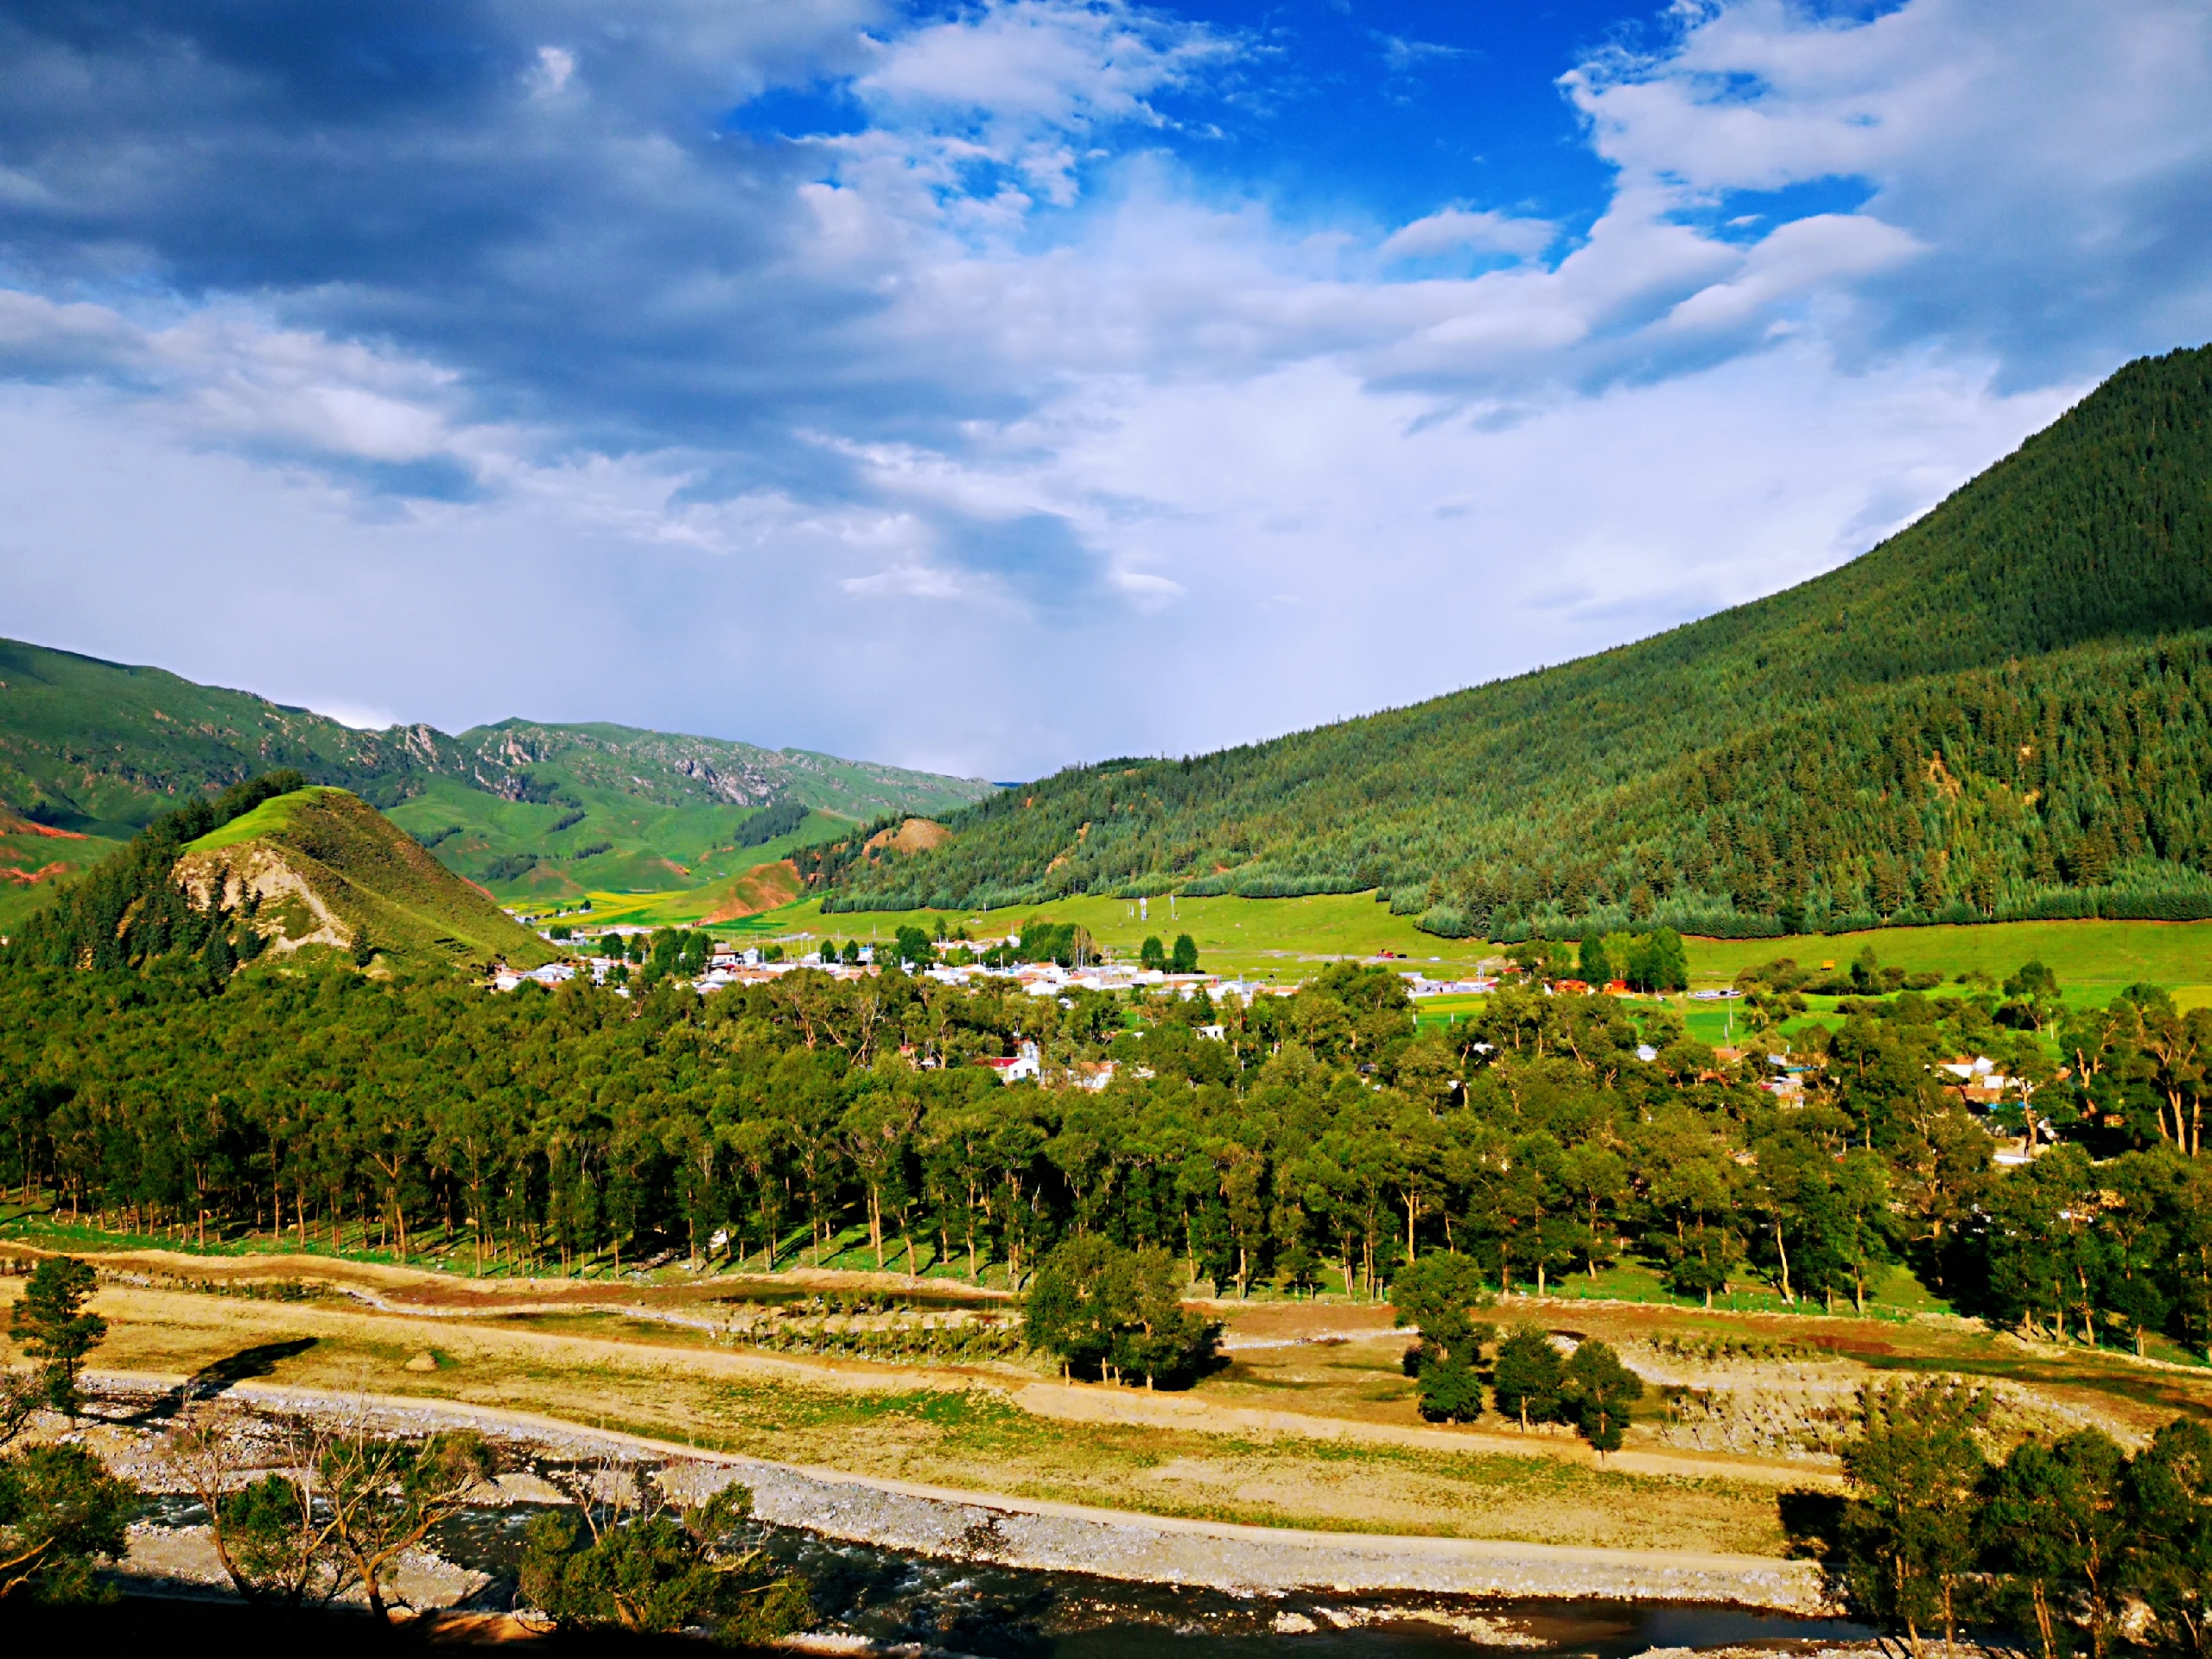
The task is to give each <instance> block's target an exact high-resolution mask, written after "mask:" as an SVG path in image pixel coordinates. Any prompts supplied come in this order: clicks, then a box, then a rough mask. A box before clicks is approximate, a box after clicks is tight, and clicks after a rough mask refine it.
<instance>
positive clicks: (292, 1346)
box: [184, 1337, 321, 1400]
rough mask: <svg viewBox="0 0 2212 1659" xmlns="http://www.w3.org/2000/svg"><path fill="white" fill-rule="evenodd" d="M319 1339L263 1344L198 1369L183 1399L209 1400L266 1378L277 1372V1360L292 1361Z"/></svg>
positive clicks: (186, 1386)
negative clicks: (238, 1386) (225, 1390)
mask: <svg viewBox="0 0 2212 1659" xmlns="http://www.w3.org/2000/svg"><path fill="white" fill-rule="evenodd" d="M320 1341H321V1338H320V1337H291V1338H287V1339H286V1340H284V1341H283V1342H264V1343H262V1344H259V1345H258V1346H257V1347H252V1348H241V1349H240V1350H238V1352H237V1353H235V1354H232V1355H231V1356H230V1357H228V1358H226V1359H219V1360H216V1361H214V1362H213V1363H210V1364H207V1365H203V1366H201V1367H200V1369H199V1370H197V1371H194V1373H193V1374H192V1380H191V1381H190V1382H188V1383H186V1384H185V1385H184V1388H185V1393H186V1395H188V1397H190V1398H192V1399H194V1400H209V1399H213V1397H214V1396H215V1395H219V1394H220V1393H222V1392H223V1390H224V1389H227V1388H229V1387H231V1386H232V1384H233V1383H244V1382H246V1381H248V1380H249V1379H251V1378H253V1377H257V1376H269V1375H270V1373H271V1372H273V1371H274V1370H276V1369H277V1361H279V1360H283V1359H292V1358H295V1357H297V1356H299V1355H301V1354H304V1353H305V1352H307V1351H308V1349H310V1348H312V1347H314V1346H315V1344H316V1343H318V1342H320Z"/></svg>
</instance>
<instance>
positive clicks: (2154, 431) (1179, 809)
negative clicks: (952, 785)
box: [801, 348, 2212, 938]
mask: <svg viewBox="0 0 2212 1659" xmlns="http://www.w3.org/2000/svg"><path fill="white" fill-rule="evenodd" d="M2208 769H2212V348H2206V349H2202V350H2197V351H2190V352H2177V353H2171V354H2170V355H2168V356H2166V357H2163V358H2159V359H2144V360H2142V361H2139V362H2137V363H2133V364H2131V365H2128V366H2127V367H2126V368H2125V369H2123V370H2121V371H2120V372H2119V373H2118V374H2116V375H2114V376H2113V378H2112V379H2111V380H2110V381H2108V382H2107V384H2106V385H2104V386H2103V387H2101V388H2100V389H2099V390H2098V391H2096V392H2095V393H2094V394H2093V395H2092V396H2091V397H2088V398H2087V399H2085V400H2084V401H2083V402H2082V404H2081V405H2079V406H2078V407H2077V408H2075V410H2071V411H2070V412H2069V413H2068V414H2067V415H2066V416H2064V417H2063V418H2062V419H2061V420H2060V421H2058V422H2057V423H2056V424H2055V425H2053V426H2052V427H2051V428H2050V429H2048V430H2046V431H2044V432H2043V433H2041V434H2038V435H2037V436H2035V437H2033V438H2031V439H2030V440H2029V441H2028V442H2026V443H2025V444H2024V445H2023V446H2022V447H2021V448H2019V450H2018V451H2017V452H2016V453H2015V454H2012V455H2011V456H2010V457H2008V458H2007V459H2006V460H2005V461H2002V462H2000V463H1999V464H1998V465H1997V466H1996V467H1992V468H1991V469H1990V470H1989V471H1988V472H1986V473H1985V474H1982V475H1981V476H1980V477H1979V478H1976V479H1975V480H1973V481H1972V482H1970V483H1968V484H1967V485H1966V486H1964V487H1963V488H1961V490H1959V491H1958V492H1957V493H1955V494H1954V495H1953V496H1952V497H1951V498H1950V499H1948V500H1947V501H1945V502H1944V503H1943V504H1942V505H1941V506H1939V507H1937V508H1936V510H1935V511H1934V512H1930V513H1929V514H1928V515H1927V516H1926V517H1924V518H1922V519H1920V520H1919V521H1918V522H1917V523H1916V524H1913V525H1912V526H1910V528H1908V529H1906V530H1905V531H1901V532H1900V533H1899V534H1897V535H1896V536H1894V537H1891V538H1890V539H1889V540H1888V541H1886V542H1885V543H1882V544H1881V545H1880V546H1878V547H1877V548H1875V549H1874V550H1872V551H1871V552H1869V553H1867V554H1866V555H1864V556H1862V557H1860V558H1859V559H1857V560H1855V561H1853V563H1850V564H1848V565H1846V566H1844V567H1843V568H1842V569H1838V570H1836V571H1834V572H1832V573H1830V574H1829V575H1825V576H1822V577H1820V578H1818V579H1816V580H1815V581H1813V582H1807V583H1804V584H1803V585H1802V586H1800V587H1797V588H1791V589H1789V590H1788V591H1786V592H1784V593H1781V594H1776V595H1774V596H1773V597H1771V598H1769V599H1765V600H1762V601H1758V602H1756V603H1754V604H1751V605H1745V606H1742V607H1738V608H1736V609H1734V610H1731V611H1727V612H1724V613H1720V614H1719V615H1717V616H1713V617H1710V618H1707V619H1706V620H1703V621H1700V622H1696V623H1692V624H1690V625H1688V626H1685V627H1681V628H1677V629H1675V630H1673V631H1672V632H1668V633H1664V634H1661V635H1659V636H1657V637H1656V638H1654V639H1647V640H1643V641H1642V642H1640V643H1638V644H1636V645H1627V646H1624V647H1621V648H1620V649H1618V650H1615V651H1611V652H1604V653H1602V654H1600V655H1599V656H1595V657H1591V658H1584V659H1582V660H1580V661H1578V662H1573V663H1569V664H1565V665H1563V666H1561V667H1558V668H1553V669H1547V670H1543V671H1539V672H1536V673H1532V674H1527V675H1523V676H1521V677H1517V678H1515V679H1510V680H1504V681H1499V682H1497V683H1491V684H1489V685H1484V686H1480V687H1477V688H1475V689H1473V690H1466V691H1461V692H1458V693H1455V694H1453V695H1452V696H1445V697H1440V698H1437V699H1436V700H1434V701H1433V702H1426V703H1421V704H1418V705H1416V706H1414V707H1412V708H1408V709H1395V710H1391V711H1389V712H1387V713H1384V714H1380V715H1372V716H1369V717H1366V718H1363V719H1359V720H1352V721H1344V722H1342V723H1340V724H1337V725H1333V726H1328V727H1324V728H1318V729H1316V730H1313V731H1309V732H1302V733H1299V734H1294V735H1291V736H1287V737H1283V738H1279V739H1276V740H1274V741H1270V742H1267V743H1261V744H1255V745H1252V746H1249V747H1243V748H1238V749H1232V750H1228V751H1224V752H1222V753H1215V754H1211V755H1205V756H1201V757H1198V758H1196V759H1192V760H1181V761H1159V760H1115V761H1108V762H1103V763H1102V764H1100V765H1097V766H1085V767H1079V768H1076V769H1073V770H1071V771H1068V772H1062V773H1059V774H1058V775H1057V776H1055V777H1052V778H1049V779H1044V780H1042V781H1041V782H1039V783H1037V784H1034V785H1026V786H1024V787H1023V788H1021V789H1019V790H1013V791H1006V792H1005V793H1003V794H1001V795H997V796H994V797H991V798H987V799H985V800H983V801H982V802H981V803H980V804H977V805H976V806H974V807H971V808H969V809H968V810H965V811H963V812H960V813H956V814H953V815H951V816H950V817H948V818H947V819H946V820H945V822H946V823H948V824H949V826H950V828H951V829H952V830H953V832H954V834H953V836H952V838H951V840H950V842H949V843H947V844H946V845H945V846H944V847H942V848H941V849H938V850H935V851H932V852H926V853H915V854H907V855H896V854H889V853H882V852H879V853H875V854H868V853H866V852H864V851H863V850H862V849H861V847H860V846H859V844H858V843H857V842H848V843H846V844H845V845H843V846H842V847H840V848H835V849H825V850H823V851H821V852H819V853H817V854H813V855H805V856H803V857H802V859H801V864H802V868H803V870H804V873H805V874H807V875H808V876H809V877H810V880H812V882H813V883H814V885H815V886H816V887H817V890H820V891H823V893H826V895H827V901H828V903H829V906H831V907H833V908H837V909H853V910H864V909H900V908H912V907H922V906H928V907H933V908H937V909H943V910H952V909H975V908H979V907H986V906H988V907H997V906H1008V905H1026V904H1034V903H1038V902H1041V901H1044V900H1047V899H1054V898H1058V897H1064V896H1066V895H1070V894H1075V893H1090V894H1123V895H1135V894H1136V893H1161V892H1166V891H1179V892H1181V893H1188V894H1193V895H1202V894H1214V893H1239V894H1243V895H1248V896H1255V897H1259V896H1284V895H1290V894H1296V893H1329V892H1336V893H1344V892H1356V891H1363V890H1365V889H1370V888H1372V889H1376V892H1377V896H1378V897H1380V898H1383V899H1388V900H1389V903H1390V906H1391V908H1392V909H1393V910H1394V911H1395V912H1399V913H1401V914H1406V915H1417V916H1421V917H1422V918H1424V919H1425V923H1426V925H1427V926H1428V927H1429V928H1430V929H1431V930H1432V931H1437V932H1441V933H1445V934H1447V935H1459V934H1475V933H1484V932H1486V933H1489V934H1491V935H1492V936H1495V937H1503V938H1516V937H1522V936H1523V935H1525V934H1527V933H1529V932H1530V931H1536V932H1546V933H1562V932H1573V931H1580V930H1582V929H1584V928H1586V927H1589V926H1592V925H1605V926H1618V925H1626V924H1630V923H1632V922H1643V921H1644V920H1646V919H1656V920H1658V921H1663V922H1668V923H1671V924H1673V925H1676V926H1679V927H1681V928H1683V929H1684V930H1685V931H1704V932H1718V933H1722V934H1734V935H1738V936H1745V937H1750V936H1757V935H1761V934H1772V933H1781V932H1783V931H1800V930H1803V929H1808V928H1810V929H1823V928H1842V927H1849V926H1864V925H1875V924H1877V923H1879V922H1904V921H1926V920H1931V919H1944V920H1955V921H1969V920H1978V919H1983V918H1990V917H1996V918H2036V917H2046V918H2056V917H2069V916H2073V917H2082V916H2097V915H2102V916H2107V917H2127V916H2133V917H2143V918H2185V917H2208V916H2212V798H2208V791H2207V784H2208V781H2209V780H2208V777H2207V772H2208Z"/></svg>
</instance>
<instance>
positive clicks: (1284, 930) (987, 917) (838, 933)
mask: <svg viewBox="0 0 2212 1659" xmlns="http://www.w3.org/2000/svg"><path fill="white" fill-rule="evenodd" d="M593 908H594V913H596V912H597V908H598V901H597V899H594V901H593ZM1031 916H1044V917H1049V918H1051V919H1052V920H1053V921H1056V922H1076V923H1079V924H1081V925H1083V926H1084V927H1087V928H1089V929H1090V932H1091V935H1092V937H1093V938H1096V939H1097V940H1098V942H1099V943H1100V944H1103V945H1104V946H1105V947H1106V948H1107V949H1108V950H1111V951H1112V952H1113V953H1114V954H1115V956H1116V957H1135V955H1136V954H1137V950H1138V948H1139V947H1140V946H1141V944H1143V943H1144V940H1145V937H1146V935H1147V934H1157V935H1158V936H1159V937H1160V940H1161V941H1162V943H1164V944H1173V943H1174V940H1175V936H1176V935H1177V934H1179V933H1188V934H1189V935H1190V936H1191V938H1192V939H1193V940H1194V941H1196V943H1197V944H1198V959H1199V965H1200V966H1202V967H1204V968H1205V969H1207V970H1208V971H1209V972H1212V973H1219V974H1241V975H1250V976H1255V977H1258V978H1263V979H1264V978H1268V977H1270V976H1272V977H1274V978H1275V979H1279V980H1298V979H1304V978H1306V977H1307V976H1310V975H1311V974H1313V972H1314V971H1315V969H1317V968H1318V967H1319V965H1320V964H1321V963H1322V962H1323V961H1324V960H1325V959H1330V958H1334V957H1369V956H1372V955H1373V954H1374V953H1376V951H1379V950H1390V951H1393V952H1395V953H1397V954H1398V955H1401V956H1403V957H1407V958H1408V960H1407V961H1406V963H1404V966H1405V967H1406V968H1407V969H1408V970H1410V969H1416V968H1418V969H1421V970H1423V971H1424V972H1427V973H1429V974H1433V975H1437V976H1445V975H1453V976H1457V975H1460V974H1465V973H1469V972H1471V971H1472V970H1473V969H1474V966H1475V964H1476V963H1478V962H1479V961H1480V960H1481V959H1482V958H1483V957H1484V956H1487V955H1489V954H1490V953H1491V950H1492V948H1493V947H1491V946H1490V945H1487V944H1483V943H1481V942H1480V941H1478V940H1474V939H1439V938H1431V937H1430V936H1429V935H1427V934H1426V933H1423V932H1421V931H1418V930H1416V929H1415V928H1414V918H1412V917H1410V916H1393V915H1392V914H1391V913H1390V911H1389V906H1387V905H1379V904H1377V903H1376V902H1375V897H1374V895H1373V894H1372V893H1321V894H1316V895H1314V896H1313V897H1312V898H1306V899H1235V898H1218V899H1177V900H1176V901H1175V903H1174V906H1173V912H1172V913H1171V912H1170V909H1169V906H1168V901H1167V900H1166V899H1154V900H1152V904H1151V915H1150V917H1149V918H1148V919H1147V920H1143V921H1140V920H1138V918H1137V906H1136V901H1135V899H1096V898H1081V899H1059V900H1056V901H1055V902H1053V903H1052V904H1047V905H1036V906H1025V907H1023V908H1020V909H1015V910H1001V911H989V912H981V911H967V912H953V911H903V912H893V911H868V912H861V913H859V914H849V915H834V916H824V915H823V914H822V910H821V906H820V905H819V904H817V903H816V902H815V901H813V900H808V901H806V902H804V903H802V904H797V905H788V906H785V907H784V908H783V909H781V910H777V911H772V912H768V913H767V914H766V915H765V916H758V917H754V918H752V919H751V920H750V921H749V922H747V923H746V924H743V925H742V926H743V930H744V931H747V932H748V933H753V934H760V935H765V936H767V937H776V936H779V935H783V934H792V933H805V934H808V935H809V936H810V937H813V938H821V937H822V936H823V935H824V934H830V935H834V936H835V937H836V938H839V939H849V938H858V939H860V940H861V941H862V942H866V941H867V940H868V939H869V938H883V939H887V938H891V937H892V936H893V934H894V933H896V932H897V931H899V928H900V927H902V926H904V925H907V924H909V923H912V924H915V925H919V926H922V927H924V928H930V929H932V930H933V929H934V927H935V925H936V923H937V921H938V919H939V918H943V919H944V922H945V924H946V925H948V926H950V927H956V928H957V927H959V926H963V925H964V926H965V927H966V928H967V930H968V931H969V933H970V934H971V935H973V936H976V937H978V938H997V937H999V936H1001V935H1003V934H1006V933H1007V932H1011V931H1019V930H1020V925H1021V924H1022V922H1023V921H1024V920H1025V919H1026V918H1028V917H1031ZM716 931H723V930H722V929H721V928H717V930H716Z"/></svg>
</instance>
